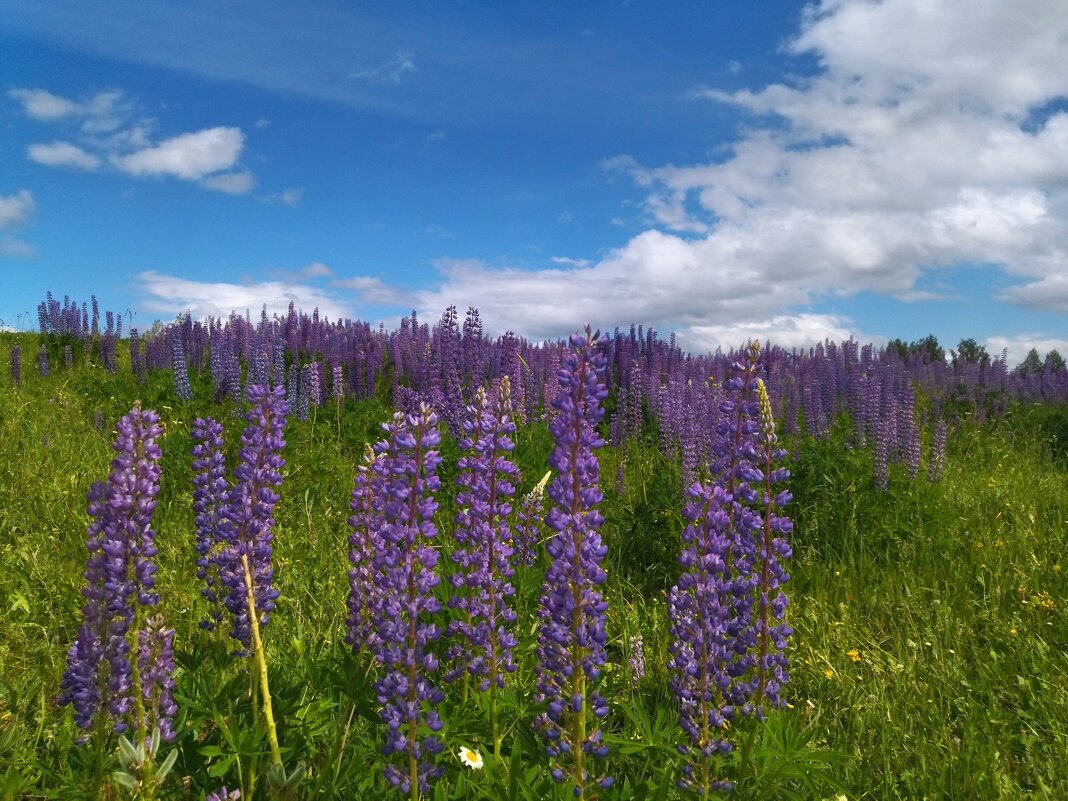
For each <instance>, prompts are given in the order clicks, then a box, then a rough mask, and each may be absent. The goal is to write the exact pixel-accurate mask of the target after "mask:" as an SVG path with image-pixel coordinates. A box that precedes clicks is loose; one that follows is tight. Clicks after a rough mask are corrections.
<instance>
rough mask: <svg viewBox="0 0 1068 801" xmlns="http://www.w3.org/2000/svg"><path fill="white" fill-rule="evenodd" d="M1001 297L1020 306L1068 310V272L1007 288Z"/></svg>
mask: <svg viewBox="0 0 1068 801" xmlns="http://www.w3.org/2000/svg"><path fill="white" fill-rule="evenodd" d="M1001 297H1002V298H1003V299H1004V300H1007V301H1009V302H1010V303H1016V304H1018V305H1020V306H1027V307H1029V308H1035V309H1050V310H1051V311H1059V312H1068V274H1065V273H1063V272H1061V273H1051V274H1049V275H1047V276H1045V277H1043V278H1041V279H1039V280H1038V281H1032V282H1031V283H1029V284H1024V285H1022V286H1017V287H1012V288H1010V289H1006V290H1005V291H1003V292H1002V293H1001Z"/></svg>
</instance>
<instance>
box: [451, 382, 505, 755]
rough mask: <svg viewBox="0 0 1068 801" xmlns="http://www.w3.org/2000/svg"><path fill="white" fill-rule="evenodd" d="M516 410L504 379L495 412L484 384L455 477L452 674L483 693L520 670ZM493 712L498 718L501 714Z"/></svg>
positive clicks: (466, 420) (471, 409)
mask: <svg viewBox="0 0 1068 801" xmlns="http://www.w3.org/2000/svg"><path fill="white" fill-rule="evenodd" d="M510 410H511V394H510V382H509V380H508V377H507V376H505V377H504V378H503V379H502V380H501V387H500V392H499V393H498V396H497V399H496V402H495V403H494V404H493V405H492V407H491V406H490V402H489V400H488V399H487V396H486V390H485V389H484V388H482V387H479V388H478V390H477V391H476V392H475V397H474V400H473V402H472V403H471V405H470V406H468V407H467V411H466V414H465V415H464V417H463V419H462V423H461V425H462V427H463V438H462V439H461V440H460V447H461V448H462V449H463V450H464V455H463V456H461V457H460V463H459V467H460V475H459V477H458V478H457V479H456V483H457V485H458V486H459V487H460V492H459V493H457V496H456V505H457V507H458V508H459V511H458V512H457V514H456V542H457V544H458V546H459V547H458V548H457V549H456V550H455V551H454V552H453V555H452V559H453V562H455V563H456V564H457V566H458V567H459V569H458V570H457V571H456V572H455V573H454V574H453V575H452V584H453V586H454V587H455V588H456V593H455V594H453V595H452V596H451V597H450V598H449V607H450V608H451V609H454V610H456V611H458V612H459V613H460V616H459V617H458V618H457V619H455V620H454V621H453V622H452V623H451V624H450V626H449V630H448V633H449V634H450V635H452V636H455V635H460V637H462V642H461V643H460V644H458V645H457V646H456V647H455V649H454V650H453V651H452V652H451V653H450V657H451V658H452V659H453V660H455V661H456V662H457V665H456V668H455V670H454V671H452V672H451V673H450V676H449V677H450V678H457V677H458V676H459V675H461V674H464V673H465V672H466V674H467V675H470V676H474V677H475V678H477V679H480V680H481V682H480V687H479V688H480V689H481V690H482V691H483V692H485V691H487V690H490V689H491V686H496V687H504V674H505V673H512V672H514V671H515V660H514V658H513V655H512V651H513V649H514V648H515V646H516V637H515V634H514V633H513V632H512V631H511V626H512V624H513V623H515V619H516V614H515V612H514V611H513V610H512V608H511V607H510V606H509V599H510V598H511V597H512V596H513V595H515V587H513V586H512V584H511V582H510V579H511V578H512V576H513V575H514V571H513V569H512V564H511V560H512V534H511V530H510V526H509V525H508V518H509V515H510V514H511V512H512V507H511V500H510V499H511V498H512V496H514V495H515V483H516V482H517V481H518V480H519V468H518V467H516V465H515V463H514V462H512V461H511V460H510V459H509V458H508V454H509V453H510V452H511V451H512V450H513V448H514V447H515V445H514V443H513V442H512V439H511V437H512V435H513V434H514V433H515V423H514V422H512V419H511V417H510ZM493 700H494V701H495V698H494V699H493ZM491 713H492V714H491V717H494V718H495V713H496V709H495V708H494V709H493V710H491ZM492 722H493V724H494V725H495V724H496V720H493V721H492ZM494 736H496V731H495V732H494Z"/></svg>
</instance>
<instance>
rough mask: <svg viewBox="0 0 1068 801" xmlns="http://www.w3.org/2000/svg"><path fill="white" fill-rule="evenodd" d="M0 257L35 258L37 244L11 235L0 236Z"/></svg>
mask: <svg viewBox="0 0 1068 801" xmlns="http://www.w3.org/2000/svg"><path fill="white" fill-rule="evenodd" d="M0 257H3V258H10V259H35V258H37V246H36V245H31V244H30V243H29V242H25V241H23V240H21V239H18V238H16V237H13V236H3V237H0Z"/></svg>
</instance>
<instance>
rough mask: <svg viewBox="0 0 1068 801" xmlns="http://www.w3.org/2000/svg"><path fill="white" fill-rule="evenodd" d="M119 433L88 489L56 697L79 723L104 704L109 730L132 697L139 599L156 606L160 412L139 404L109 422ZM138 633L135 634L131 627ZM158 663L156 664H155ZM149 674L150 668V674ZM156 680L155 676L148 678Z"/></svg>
mask: <svg viewBox="0 0 1068 801" xmlns="http://www.w3.org/2000/svg"><path fill="white" fill-rule="evenodd" d="M116 428H117V430H118V436H117V437H116V439H115V443H114V446H113V447H114V450H115V451H116V452H117V454H118V455H117V456H116V457H115V458H114V459H113V460H112V462H111V475H110V476H109V477H108V480H107V482H106V483H104V482H99V481H98V482H96V483H95V484H93V487H92V488H91V489H90V490H89V496H88V497H89V514H90V516H91V517H93V518H94V520H93V522H92V523H90V525H89V529H88V548H89V559H88V561H87V563H86V568H85V580H86V587H85V589H84V590H83V591H82V594H83V595H84V596H85V599H86V603H85V605H84V606H83V607H82V614H83V615H84V623H83V624H82V626H81V628H80V629H79V631H78V636H77V639H76V640H75V643H74V645H73V646H72V647H71V649H70V653H69V654H68V658H67V672H66V674H65V675H64V677H63V682H62V694H61V695H60V699H59V703H60V704H61V705H66V704H70V705H71V706H72V707H73V708H74V719H75V722H76V723H77V725H78V726H79V727H80V728H83V729H87V730H88V729H92V728H94V727H96V726H98V725H101V724H102V721H103V719H101V718H100V713H101V710H102V708H103V707H104V706H105V705H106V707H107V712H108V714H110V716H111V719H112V721H113V723H114V729H115V731H118V732H122V731H126V730H127V728H128V727H129V724H130V723H131V722H133V723H134V725H136V724H137V721H136V718H133V719H131V717H130V716H131V713H133V712H134V707H135V704H136V701H135V697H136V693H137V692H139V691H141V690H143V688H144V686H145V685H144V683H143V682H144V680H143V679H142V686H141V687H140V688H135V687H134V686H133V682H134V678H135V677H134V672H133V669H132V665H131V662H130V651H131V647H132V646H133V645H134V643H133V642H131V639H132V638H131V631H132V630H134V629H135V624H136V621H137V620H138V611H137V610H138V607H146V606H155V605H156V604H157V603H158V602H159V596H158V595H156V593H155V592H154V591H153V588H154V586H155V572H156V564H155V561H154V558H155V556H156V546H155V536H156V534H155V531H154V530H153V529H152V517H153V514H154V512H155V509H156V495H157V494H158V493H159V475H160V469H159V460H160V457H161V452H160V448H159V445H158V442H157V441H158V439H159V437H160V435H161V434H162V433H163V430H162V428H161V427H160V425H159V417H158V416H157V415H156V413H155V412H153V411H151V410H145V411H142V410H141V408H140V407H139V406H135V407H134V408H133V410H132V411H131V412H130V413H129V414H127V415H126V416H125V417H123V418H122V419H121V420H119V422H118V423H117V424H116ZM137 636H139V635H137ZM162 669H163V668H162V667H161V670H162ZM154 675H155V674H154ZM152 680H153V681H156V679H155V678H153V679H152ZM171 707H172V705H171V704H169V703H168V704H162V705H161V706H160V708H159V711H158V714H157V716H156V719H157V721H158V722H160V723H161V725H162V724H163V723H164V721H166V722H167V723H166V725H167V727H168V728H169V720H170V717H171V715H172V714H173V712H169V711H168V710H170V709H171Z"/></svg>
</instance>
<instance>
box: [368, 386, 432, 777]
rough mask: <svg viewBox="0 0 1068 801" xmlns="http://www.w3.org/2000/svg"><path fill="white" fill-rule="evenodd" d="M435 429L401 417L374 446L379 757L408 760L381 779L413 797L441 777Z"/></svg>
mask: <svg viewBox="0 0 1068 801" xmlns="http://www.w3.org/2000/svg"><path fill="white" fill-rule="evenodd" d="M437 422H438V421H437V416H436V415H435V414H434V413H433V412H432V411H431V410H430V408H429V407H428V406H426V405H425V404H423V405H422V406H421V407H420V409H419V412H418V414H414V415H405V414H404V413H402V412H398V413H397V414H395V415H394V417H393V421H392V423H388V424H386V425H385V426H384V427H385V429H386V431H387V432H388V434H389V438H388V440H383V441H382V442H379V443H378V444H377V445H376V446H375V453H376V454H377V456H378V459H377V460H376V463H377V464H379V465H380V469H381V470H382V471H383V475H384V477H385V481H384V482H383V486H382V488H381V489H382V492H383V494H382V495H380V496H379V497H378V499H377V500H378V503H379V504H380V510H381V511H380V514H381V515H382V520H381V527H380V529H379V532H378V538H377V540H378V545H379V547H378V548H377V549H376V550H375V554H374V577H375V584H376V589H377V592H378V595H379V598H378V601H377V603H378V604H379V606H380V613H379V614H377V615H376V617H377V620H376V622H377V624H378V626H377V627H378V631H377V635H378V636H377V638H376V641H375V642H374V643H373V648H374V651H375V657H376V659H377V661H378V662H379V664H380V665H382V667H383V670H384V675H382V677H381V678H379V680H378V681H377V682H375V689H376V691H377V693H378V702H379V703H380V704H382V709H381V714H382V719H383V720H384V721H385V722H386V724H387V726H388V728H389V733H388V734H387V737H386V742H385V744H384V745H383V746H382V752H383V753H384V754H385V755H386V756H387V757H388V756H392V755H394V754H401V755H402V756H403V757H404V758H405V761H404V762H403V763H401V764H402V766H403V767H401V766H398V764H396V763H394V762H390V763H388V764H387V765H386V778H387V779H388V781H389V783H390V784H391V785H393V786H394V787H396V788H397V789H398V790H400V791H401V792H402V793H404V794H405V795H407V794H409V793H412V792H413V784H415V785H417V786H418V791H419V792H420V793H426V792H429V789H430V780H431V779H435V778H437V777H438V776H440V775H441V773H442V768H441V766H439V765H435V764H433V762H431V761H430V759H429V758H430V757H433V756H434V755H435V754H438V753H440V752H441V751H442V750H443V745H442V743H441V741H440V740H439V739H438V738H437V735H436V732H438V731H440V730H441V727H442V721H441V718H440V717H439V715H438V712H437V709H436V707H437V705H438V704H440V703H441V701H442V700H444V694H443V693H442V692H441V690H440V689H439V688H438V687H437V686H436V685H435V684H434V683H433V681H432V678H431V677H432V676H433V674H434V673H435V671H436V670H437V668H438V660H437V657H436V656H435V655H434V653H433V652H432V651H431V650H430V649H429V648H428V646H429V645H430V644H431V643H433V642H434V641H436V640H437V639H438V637H439V636H440V633H441V632H440V630H439V628H438V626H437V625H436V624H435V623H433V622H432V620H433V616H434V615H436V614H437V613H438V612H439V611H440V610H441V603H440V602H439V601H438V600H437V598H436V597H435V596H434V588H435V587H436V586H437V584H438V582H439V578H438V575H437V573H436V571H435V567H436V566H437V560H438V553H437V551H436V550H435V549H434V548H432V547H430V545H429V542H428V541H430V540H433V539H434V538H435V537H436V536H437V528H436V526H435V525H434V519H433V518H434V512H435V511H436V510H437V502H436V501H435V500H434V494H435V492H437V490H438V488H439V487H440V483H441V482H440V480H439V479H438V476H437V472H436V471H437V467H438V465H439V464H440V463H441V457H440V456H439V455H438V452H437V450H435V448H436V446H437V445H438V443H439V442H440V439H441V437H440V435H439V434H438V430H437ZM425 729H429V730H430V733H429V734H426V732H425ZM424 735H425V736H424Z"/></svg>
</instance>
